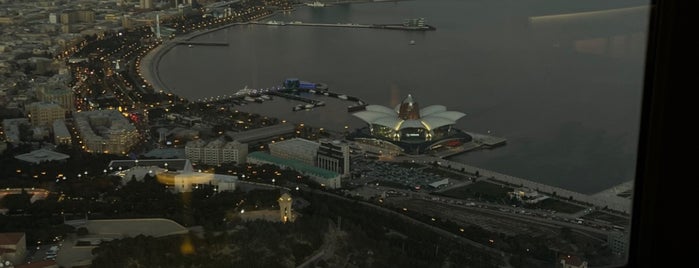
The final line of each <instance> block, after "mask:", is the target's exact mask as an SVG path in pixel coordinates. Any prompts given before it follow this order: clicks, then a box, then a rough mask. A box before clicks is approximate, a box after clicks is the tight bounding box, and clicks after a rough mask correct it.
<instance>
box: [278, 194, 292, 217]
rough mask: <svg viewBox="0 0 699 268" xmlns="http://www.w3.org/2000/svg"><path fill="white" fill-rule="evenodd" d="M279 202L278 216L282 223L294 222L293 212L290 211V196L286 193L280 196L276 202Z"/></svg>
mask: <svg viewBox="0 0 699 268" xmlns="http://www.w3.org/2000/svg"><path fill="white" fill-rule="evenodd" d="M277 201H278V202H279V216H280V219H281V221H282V222H284V223H286V222H294V220H296V217H294V212H293V211H292V210H291V204H292V201H291V196H290V195H289V194H288V193H284V194H282V196H280V197H279V199H278V200H277Z"/></svg>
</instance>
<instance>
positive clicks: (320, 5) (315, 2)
mask: <svg viewBox="0 0 699 268" xmlns="http://www.w3.org/2000/svg"><path fill="white" fill-rule="evenodd" d="M306 6H309V7H325V4H324V3H321V2H320V1H314V2H312V3H306Z"/></svg>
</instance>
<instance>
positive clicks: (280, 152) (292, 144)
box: [269, 138, 320, 166]
mask: <svg viewBox="0 0 699 268" xmlns="http://www.w3.org/2000/svg"><path fill="white" fill-rule="evenodd" d="M319 147H320V144H318V143H317V142H313V141H309V140H306V139H301V138H294V139H290V140H284V141H279V142H274V143H270V144H269V153H270V154H271V155H272V156H276V157H280V158H284V159H292V160H297V161H300V162H302V163H304V164H306V165H310V166H315V165H316V163H315V162H316V155H317V154H318V148H319Z"/></svg>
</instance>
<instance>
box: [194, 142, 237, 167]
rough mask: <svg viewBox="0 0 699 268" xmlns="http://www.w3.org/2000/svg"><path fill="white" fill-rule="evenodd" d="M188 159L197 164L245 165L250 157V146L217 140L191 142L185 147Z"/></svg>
mask: <svg viewBox="0 0 699 268" xmlns="http://www.w3.org/2000/svg"><path fill="white" fill-rule="evenodd" d="M184 148H185V149H184V150H185V155H186V157H187V159H189V160H190V161H192V162H194V163H197V164H207V165H218V164H222V163H231V162H236V163H244V162H245V158H246V157H247V155H248V145H247V144H245V143H240V142H238V141H231V142H224V141H222V140H215V141H211V142H209V143H206V142H205V141H203V140H194V141H190V142H188V143H187V145H185V147H184Z"/></svg>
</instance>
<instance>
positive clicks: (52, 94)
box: [36, 87, 75, 111]
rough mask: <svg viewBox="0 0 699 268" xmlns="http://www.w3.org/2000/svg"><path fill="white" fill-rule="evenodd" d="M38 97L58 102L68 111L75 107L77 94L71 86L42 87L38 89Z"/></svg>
mask: <svg viewBox="0 0 699 268" xmlns="http://www.w3.org/2000/svg"><path fill="white" fill-rule="evenodd" d="M36 97H37V98H38V99H39V100H40V101H44V102H53V103H56V104H58V105H60V106H61V107H63V109H65V110H66V111H72V110H73V108H74V105H73V104H74V102H75V95H74V94H73V91H72V90H71V89H69V88H61V87H42V88H39V89H38V90H37V91H36Z"/></svg>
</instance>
